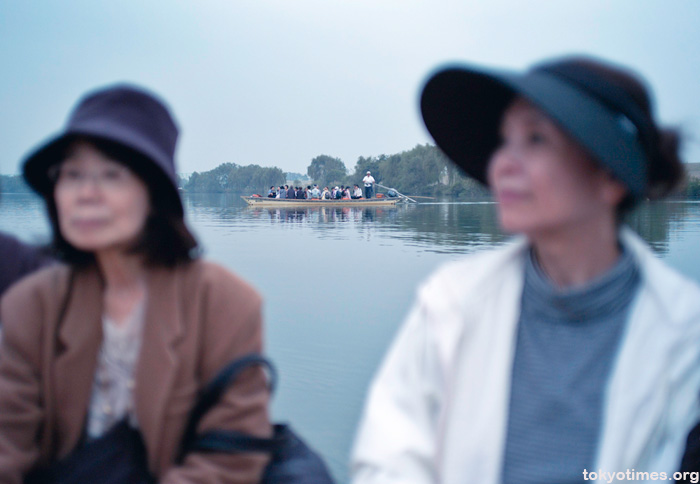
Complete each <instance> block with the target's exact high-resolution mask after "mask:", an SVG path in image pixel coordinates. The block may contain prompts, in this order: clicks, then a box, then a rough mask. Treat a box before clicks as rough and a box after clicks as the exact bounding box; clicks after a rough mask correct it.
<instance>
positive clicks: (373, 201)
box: [241, 196, 399, 207]
mask: <svg viewBox="0 0 700 484" xmlns="http://www.w3.org/2000/svg"><path fill="white" fill-rule="evenodd" d="M241 198H242V199H243V200H245V202H246V203H247V204H248V205H250V206H251V207H318V206H322V207H388V206H393V205H396V204H397V203H398V202H399V199H398V198H370V199H367V198H358V199H356V200H308V199H297V198H262V197H244V196H242V197H241Z"/></svg>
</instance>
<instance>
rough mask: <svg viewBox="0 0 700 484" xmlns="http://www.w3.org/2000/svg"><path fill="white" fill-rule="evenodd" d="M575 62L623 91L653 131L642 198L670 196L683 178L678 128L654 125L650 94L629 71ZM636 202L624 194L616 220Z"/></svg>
mask: <svg viewBox="0 0 700 484" xmlns="http://www.w3.org/2000/svg"><path fill="white" fill-rule="evenodd" d="M575 62H576V63H577V64H578V65H581V66H583V67H586V68H587V69H590V70H592V71H594V72H596V73H597V74H598V75H599V76H601V77H603V78H604V79H605V80H606V81H607V82H609V83H610V84H612V85H614V86H616V87H618V88H620V89H622V90H624V91H625V92H626V93H627V95H628V96H630V98H631V99H632V100H633V101H634V103H635V104H636V105H637V106H638V108H639V109H640V110H641V112H642V113H643V116H644V117H645V119H646V122H647V123H648V124H649V126H651V127H652V128H651V129H652V132H653V143H651V146H649V147H647V157H648V167H647V170H648V173H647V183H646V186H647V189H646V193H645V196H646V197H647V198H649V199H650V200H658V199H661V198H663V197H665V196H667V195H669V194H670V193H672V192H673V190H675V189H676V188H677V187H678V186H679V184H680V183H681V182H682V181H683V179H684V178H685V169H684V165H683V161H682V159H681V148H682V142H683V137H684V136H683V133H682V132H681V130H680V129H678V128H676V127H667V126H660V125H659V124H658V123H657V122H656V120H655V116H654V112H653V111H654V109H653V103H652V99H651V93H650V90H649V88H648V87H647V85H646V83H645V82H644V80H643V79H642V78H640V77H639V76H638V75H636V74H635V73H634V72H632V71H629V70H626V69H624V68H621V67H617V66H612V65H607V64H604V63H602V62H597V61H595V60H592V59H586V58H581V59H578V60H576V61H575ZM638 201H639V200H636V199H634V198H633V197H632V196H631V195H627V196H626V197H625V198H624V199H623V200H622V202H621V203H620V205H619V206H618V217H620V216H621V215H624V214H626V213H627V212H629V211H630V210H631V209H632V208H634V206H635V205H636V204H637V202H638Z"/></svg>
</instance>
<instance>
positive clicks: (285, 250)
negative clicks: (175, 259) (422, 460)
mask: <svg viewBox="0 0 700 484" xmlns="http://www.w3.org/2000/svg"><path fill="white" fill-rule="evenodd" d="M0 203H1V210H0V230H4V231H7V232H11V233H14V234H16V235H17V236H19V237H20V238H22V239H24V240H26V241H41V240H46V237H47V234H48V224H47V222H46V219H45V217H44V215H43V206H42V204H41V202H40V201H38V200H37V199H36V198H34V197H32V196H29V195H12V194H4V195H3V197H2V201H1V202H0ZM185 204H186V210H187V212H188V219H189V222H190V224H191V226H192V227H193V228H194V231H195V232H196V233H197V235H198V236H199V238H200V241H201V243H202V245H203V247H204V249H205V254H206V256H207V257H208V258H210V259H213V260H215V261H218V262H220V263H221V264H223V265H225V266H227V267H229V268H230V269H231V270H233V271H235V272H237V273H238V274H240V275H241V276H243V277H244V278H245V279H247V280H248V281H250V282H251V283H252V284H253V285H254V286H255V287H257V289H258V290H259V291H260V292H261V293H262V294H263V296H264V298H265V318H266V333H267V352H268V354H269V355H270V356H271V357H272V359H273V360H274V361H275V363H276V364H277V366H278V370H279V373H280V385H279V388H278V392H277V395H276V397H275V400H274V405H273V413H274V418H275V420H285V421H289V422H291V423H292V424H293V425H294V427H295V428H296V429H297V430H298V431H299V433H300V434H301V435H302V436H304V437H305V438H306V440H308V441H309V443H310V444H312V446H314V447H315V448H316V449H318V450H320V451H321V453H322V454H323V455H324V456H325V458H326V460H327V462H328V464H329V466H330V467H331V470H332V471H333V473H334V474H335V476H336V477H337V478H338V481H339V482H347V461H348V455H349V451H350V446H351V443H352V439H353V437H354V430H355V426H356V423H357V420H358V418H359V415H360V411H361V408H362V402H363V399H364V395H365V391H366V388H367V384H368V382H369V381H370V378H371V376H372V374H373V373H374V371H375V369H376V367H377V365H378V364H379V362H380V359H381V357H382V355H383V353H384V351H385V349H386V347H387V345H388V344H389V342H390V341H391V339H392V336H393V334H394V332H395V331H396V329H397V327H398V326H399V324H400V323H401V321H402V319H403V317H404V316H405V314H406V312H407V310H408V308H409V306H410V304H411V301H412V299H413V294H414V291H415V289H416V286H417V285H418V284H419V283H420V281H421V280H422V279H424V278H425V277H426V276H427V275H428V274H429V273H430V272H432V271H433V270H434V269H435V268H436V267H437V266H438V265H439V264H442V263H445V262H448V261H451V260H454V259H456V258H459V257H460V256H462V255H463V254H467V253H470V252H473V251H476V250H483V249H485V248H489V247H493V246H495V245H499V244H502V243H504V242H505V241H506V240H507V238H506V237H505V236H504V235H502V234H501V233H500V232H499V230H498V227H497V222H496V220H495V205H494V204H492V203H486V202H485V203H429V204H420V205H413V206H404V207H396V208H370V209H360V208H346V209H342V208H329V209H326V208H306V209H260V208H258V209H251V208H249V207H247V206H246V205H245V203H244V202H243V201H242V200H240V198H238V197H236V196H231V195H190V196H187V197H186V199H185ZM630 224H631V225H632V226H633V227H634V228H635V229H636V230H637V231H638V232H639V233H640V234H642V236H643V237H644V238H645V239H646V240H647V241H648V242H649V243H650V244H651V245H652V247H653V248H654V250H655V251H656V252H657V253H658V255H659V257H661V258H663V259H665V260H666V261H667V262H668V263H669V264H670V265H672V266H674V267H676V268H677V269H678V270H680V271H681V272H683V273H685V274H687V275H689V276H690V277H692V278H694V279H696V280H698V281H700V250H698V248H699V247H700V204H698V203H692V202H665V203H658V204H653V205H652V204H648V205H644V206H643V207H641V208H640V209H639V210H638V211H637V212H636V213H635V214H634V215H633V217H631V220H630Z"/></svg>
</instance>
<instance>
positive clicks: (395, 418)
mask: <svg viewBox="0 0 700 484" xmlns="http://www.w3.org/2000/svg"><path fill="white" fill-rule="evenodd" d="M621 241H622V243H623V244H624V245H625V247H626V248H627V249H629V250H631V251H632V254H633V255H634V256H635V258H636V260H637V261H638V264H639V269H640V276H641V282H640V287H639V290H638V294H637V296H636V298H635V300H634V301H633V303H632V307H631V312H630V321H629V323H628V326H627V327H626V329H625V333H624V334H623V340H622V341H621V345H620V350H619V353H618V355H617V356H616V360H615V363H614V366H613V368H612V370H611V375H610V378H609V381H608V383H607V387H606V390H605V391H606V395H605V399H604V403H603V404H604V410H603V417H602V422H601V425H602V430H601V434H600V440H599V443H598V448H597V455H596V459H595V465H594V468H592V469H587V470H588V472H591V471H595V472H597V471H598V470H602V471H604V472H626V471H627V470H632V469H634V470H635V472H645V471H648V472H654V471H656V472H666V473H668V477H671V476H672V475H673V472H674V471H676V470H678V467H679V464H680V459H681V456H682V453H683V449H684V447H685V439H686V436H687V433H688V431H689V429H690V428H691V427H692V425H693V424H694V423H695V421H696V420H697V419H698V417H699V416H700V404H699V397H698V395H699V392H700V287H698V286H697V285H696V284H695V283H694V282H692V281H690V280H688V279H687V278H685V277H683V276H681V275H679V274H678V273H676V272H675V271H674V270H672V269H670V268H669V267H667V266H666V265H665V264H664V263H663V262H661V261H660V260H658V259H657V258H656V257H655V256H654V254H653V253H652V252H651V250H650V249H649V248H648V247H647V246H646V244H645V243H644V242H643V241H642V240H641V239H640V238H639V237H638V236H637V235H636V234H634V233H632V231H630V230H629V229H623V230H622V232H621ZM526 254H527V243H526V241H525V240H519V241H516V242H515V243H513V244H509V245H508V246H507V247H505V248H502V249H497V250H492V251H486V252H481V253H478V254H474V255H471V256H468V257H467V258H465V259H464V260H461V261H458V262H454V263H450V264H447V265H446V266H445V267H443V268H442V269H441V270H438V271H437V272H436V273H435V274H434V275H433V276H432V277H431V278H430V279H429V280H428V281H427V283H425V284H424V285H423V286H422V287H421V288H420V290H419V292H418V297H417V301H416V304H415V306H414V307H413V309H412V311H411V312H410V314H409V316H408V318H407V320H406V321H405V323H404V325H403V327H402V328H401V330H400V332H399V334H398V336H397V338H396V340H395V341H394V342H393V344H392V347H391V349H390V351H389V353H388V354H387V356H386V357H385V360H384V362H383V364H382V366H381V369H380V371H379V373H378V374H377V376H376V377H375V379H374V381H373V383H372V385H371V387H370V393H369V396H368V400H367V402H366V407H365V410H364V415H363V417H362V420H361V422H360V426H359V431H358V435H357V438H356V441H355V447H354V451H353V457H352V465H351V472H352V474H353V483H354V484H365V483H399V482H400V483H445V484H465V483H479V484H496V483H498V482H500V478H501V472H502V462H503V451H504V448H505V435H506V430H507V424H508V407H509V394H510V388H511V367H512V362H513V356H514V352H515V342H516V341H515V339H516V338H515V337H516V333H517V323H518V319H519V311H520V297H521V294H522V284H523V275H524V263H525V257H526ZM581 471H582V472H583V469H581ZM637 481H640V482H641V481H643V479H637ZM599 482H607V478H602V479H599ZM655 482H656V481H655Z"/></svg>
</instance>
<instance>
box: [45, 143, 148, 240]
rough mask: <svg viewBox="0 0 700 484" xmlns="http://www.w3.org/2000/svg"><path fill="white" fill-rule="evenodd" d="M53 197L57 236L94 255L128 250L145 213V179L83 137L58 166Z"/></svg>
mask: <svg viewBox="0 0 700 484" xmlns="http://www.w3.org/2000/svg"><path fill="white" fill-rule="evenodd" d="M54 200H55V202H56V208H57V210H58V225H59V228H60V230H61V234H62V235H63V237H64V238H65V239H66V240H67V241H68V242H69V243H70V244H71V245H73V246H74V247H75V248H77V249H80V250H83V251H86V252H94V253H96V254H98V253H100V252H101V251H109V250H115V249H116V250H120V251H123V250H127V249H128V248H130V247H131V245H132V244H133V243H134V242H135V241H136V239H137V238H138V237H139V236H140V235H141V233H142V232H143V229H144V227H145V224H146V218H147V216H148V213H149V211H150V199H149V194H148V188H147V187H146V185H145V183H144V182H143V181H142V180H141V179H140V178H139V177H138V176H136V175H135V174H134V173H133V172H132V171H131V170H130V169H129V168H127V167H126V166H124V165H123V164H121V163H119V162H116V161H114V160H112V159H110V158H108V157H107V156H105V155H104V154H102V153H101V152H100V151H99V150H97V149H96V148H95V147H94V146H93V145H92V144H90V143H89V142H87V141H77V142H75V143H74V144H73V145H72V146H71V147H70V148H69V150H68V152H67V155H66V157H65V160H64V161H63V162H62V163H61V164H60V165H59V167H58V175H57V179H56V185H55V189H54Z"/></svg>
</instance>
